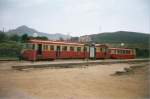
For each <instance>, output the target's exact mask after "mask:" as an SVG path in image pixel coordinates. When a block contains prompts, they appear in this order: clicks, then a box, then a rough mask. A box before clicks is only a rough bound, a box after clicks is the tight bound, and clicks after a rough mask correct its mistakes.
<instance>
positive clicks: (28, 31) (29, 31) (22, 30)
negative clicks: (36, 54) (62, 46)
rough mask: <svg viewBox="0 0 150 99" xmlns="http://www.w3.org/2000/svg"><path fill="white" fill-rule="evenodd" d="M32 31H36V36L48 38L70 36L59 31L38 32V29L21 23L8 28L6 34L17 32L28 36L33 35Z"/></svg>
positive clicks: (56, 38) (65, 37)
mask: <svg viewBox="0 0 150 99" xmlns="http://www.w3.org/2000/svg"><path fill="white" fill-rule="evenodd" d="M34 33H37V34H38V36H46V37H48V38H49V39H50V40H58V39H59V38H63V39H67V38H70V36H68V35H65V34H61V33H54V34H48V33H43V32H39V31H37V30H35V29H32V28H29V27H27V26H25V25H22V26H20V27H18V28H16V29H12V30H9V31H8V32H7V34H9V35H11V34H18V35H23V34H28V35H29V36H33V34H34Z"/></svg>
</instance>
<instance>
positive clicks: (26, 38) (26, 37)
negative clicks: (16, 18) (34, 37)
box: [21, 34, 28, 43]
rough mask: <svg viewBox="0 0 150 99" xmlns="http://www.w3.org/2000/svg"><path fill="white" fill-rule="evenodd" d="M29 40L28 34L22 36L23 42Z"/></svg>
mask: <svg viewBox="0 0 150 99" xmlns="http://www.w3.org/2000/svg"><path fill="white" fill-rule="evenodd" d="M27 40H28V34H23V35H22V36H21V42H23V43H24V42H26V41H27Z"/></svg>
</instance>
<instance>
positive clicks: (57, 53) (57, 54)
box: [56, 46, 60, 58]
mask: <svg viewBox="0 0 150 99" xmlns="http://www.w3.org/2000/svg"><path fill="white" fill-rule="evenodd" d="M56 57H57V58H59V57H60V46H57V48H56Z"/></svg>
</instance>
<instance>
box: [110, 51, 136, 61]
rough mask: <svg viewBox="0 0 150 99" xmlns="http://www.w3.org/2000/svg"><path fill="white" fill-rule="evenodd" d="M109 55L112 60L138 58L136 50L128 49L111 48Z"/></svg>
mask: <svg viewBox="0 0 150 99" xmlns="http://www.w3.org/2000/svg"><path fill="white" fill-rule="evenodd" d="M109 54H110V58H111V59H134V58H135V57H136V52H135V50H134V49H126V48H109Z"/></svg>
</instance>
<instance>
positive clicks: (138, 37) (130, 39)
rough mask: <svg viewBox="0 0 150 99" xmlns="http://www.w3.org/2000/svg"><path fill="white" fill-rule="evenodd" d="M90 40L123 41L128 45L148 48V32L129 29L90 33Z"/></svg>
mask: <svg viewBox="0 0 150 99" xmlns="http://www.w3.org/2000/svg"><path fill="white" fill-rule="evenodd" d="M90 37H91V39H92V42H95V43H107V44H114V45H115V44H120V43H125V44H126V45H128V46H135V47H138V45H140V46H143V47H146V48H148V47H149V39H150V34H144V33H138V32H129V31H118V32H109V33H108V32H107V33H99V34H93V35H90Z"/></svg>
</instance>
